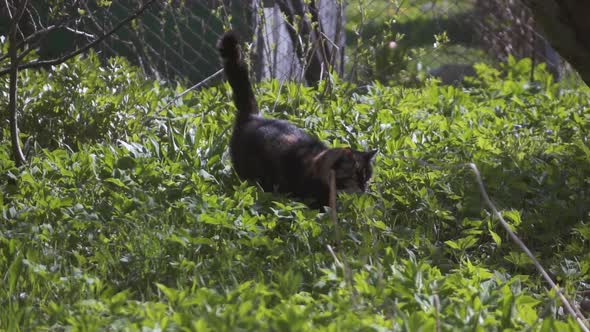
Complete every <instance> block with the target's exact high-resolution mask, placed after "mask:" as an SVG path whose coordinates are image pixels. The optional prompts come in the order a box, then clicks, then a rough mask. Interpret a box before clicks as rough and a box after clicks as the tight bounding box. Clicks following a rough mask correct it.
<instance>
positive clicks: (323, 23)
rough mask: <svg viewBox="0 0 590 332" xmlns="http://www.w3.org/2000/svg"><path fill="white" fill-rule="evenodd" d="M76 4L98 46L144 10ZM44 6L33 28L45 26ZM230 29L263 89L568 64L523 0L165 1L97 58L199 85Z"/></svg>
mask: <svg viewBox="0 0 590 332" xmlns="http://www.w3.org/2000/svg"><path fill="white" fill-rule="evenodd" d="M34 2H35V3H38V4H42V3H43V2H42V1H34ZM77 3H79V5H80V8H81V9H84V10H85V13H86V14H85V15H84V17H83V19H79V20H77V21H76V22H75V24H74V25H72V27H73V28H74V30H75V31H76V33H75V40H80V39H87V40H90V39H92V38H93V37H94V36H96V35H99V34H100V33H101V32H104V31H108V30H109V29H111V28H112V27H113V26H115V25H116V24H117V23H118V22H120V21H121V20H122V19H124V18H125V17H126V16H128V15H129V14H130V13H132V12H133V11H134V10H136V9H137V8H138V7H139V6H141V4H142V3H143V1H142V0H120V1H112V2H111V4H110V6H106V7H104V6H98V5H97V4H96V3H95V2H92V1H78V2H77ZM39 6H41V7H39V8H41V9H39V10H34V11H32V12H31V13H30V16H31V20H30V21H31V22H33V23H34V22H41V21H42V20H41V19H39V18H35V17H36V16H39V15H40V14H39V13H42V12H43V10H44V9H42V8H43V6H42V5H39ZM0 28H2V24H1V22H0ZM228 28H233V29H235V30H237V31H239V33H240V34H241V36H242V38H243V39H244V41H245V42H247V44H248V45H249V52H248V56H249V60H250V62H251V65H252V67H253V76H255V79H256V80H262V79H266V78H277V79H279V80H281V81H283V80H290V81H296V82H303V83H306V84H308V85H313V84H316V83H317V82H318V81H319V80H321V79H323V78H325V77H327V76H328V75H329V74H330V73H336V74H338V75H339V76H340V77H341V78H343V79H345V80H347V81H351V82H354V83H360V84H363V83H366V82H371V81H374V80H379V81H381V82H384V83H394V84H413V83H415V82H417V81H419V80H420V79H422V78H424V77H425V76H426V75H428V74H432V75H436V76H439V77H441V78H442V80H443V82H444V83H453V82H455V81H457V80H460V79H461V77H462V76H464V75H469V74H471V73H473V68H472V65H473V64H474V63H475V62H487V63H495V62H497V61H503V60H505V59H506V58H507V57H508V56H509V55H513V56H515V57H516V58H522V57H530V58H533V59H534V61H535V62H536V63H538V62H545V63H547V64H548V68H549V70H550V71H551V72H552V73H553V74H554V75H555V76H556V77H559V75H560V72H561V67H562V63H563V61H562V60H561V58H560V57H559V56H558V55H557V53H556V52H555V51H554V50H553V49H552V48H551V47H550V46H549V44H548V43H547V42H546V41H545V39H544V38H543V37H542V35H541V34H540V33H539V32H538V30H537V29H536V28H535V22H534V20H533V18H532V15H531V13H530V11H529V10H528V8H527V7H526V6H524V5H523V4H522V3H521V2H520V1H519V0H348V1H344V0H315V1H314V0H247V1H230V0H173V1H165V2H163V1H162V2H159V1H158V2H157V5H154V6H152V7H151V8H150V9H149V10H147V11H146V12H144V14H143V15H142V16H141V17H139V18H138V19H136V20H134V21H133V22H132V24H130V25H126V26H125V27H124V28H123V29H121V30H119V31H117V33H115V34H114V35H113V36H112V37H110V38H108V39H107V40H106V42H104V43H101V44H100V45H99V47H98V51H99V52H100V54H102V55H103V56H104V58H108V57H111V56H124V57H126V58H128V59H129V60H130V61H131V62H133V63H134V64H136V65H137V66H139V67H141V68H142V70H143V71H144V73H145V74H146V75H147V76H150V77H155V78H157V79H162V80H170V81H186V82H198V81H200V80H202V79H204V78H206V77H208V76H209V75H211V74H212V73H214V72H216V71H217V70H218V69H219V68H220V62H219V59H218V56H217V51H216V50H215V43H216V40H217V38H218V37H219V35H220V34H221V33H222V32H223V31H224V30H226V29H228ZM72 34H74V32H72V31H70V32H69V34H62V38H69V37H71V36H72ZM52 47H53V46H51V45H48V44H46V45H42V49H43V50H44V51H43V52H41V55H42V56H44V55H45V56H48V55H52V54H53V53H55V52H54V51H53V50H52Z"/></svg>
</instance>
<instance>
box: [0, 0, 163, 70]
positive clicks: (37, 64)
mask: <svg viewBox="0 0 590 332" xmlns="http://www.w3.org/2000/svg"><path fill="white" fill-rule="evenodd" d="M155 1H156V0H149V1H148V2H146V3H145V4H144V5H142V6H141V7H140V8H139V9H138V10H137V11H136V12H135V13H133V14H132V15H130V16H128V17H127V18H125V19H124V20H122V21H121V22H119V23H118V24H117V25H116V26H115V27H113V28H112V29H111V30H110V31H109V32H107V33H105V34H104V35H102V36H100V37H99V38H98V39H96V40H94V41H92V42H90V43H88V44H86V45H84V46H83V47H81V48H79V49H77V50H76V51H74V52H71V53H69V54H66V55H64V56H62V57H60V58H57V59H51V60H42V61H33V62H29V63H25V64H22V65H19V66H18V69H26V68H39V67H49V66H53V65H57V64H60V63H63V62H65V61H67V60H69V59H71V58H73V57H75V56H76V55H78V54H82V53H84V52H86V51H88V50H89V49H91V48H92V47H94V46H96V45H98V44H99V43H100V42H102V41H103V40H104V39H106V38H107V37H109V36H110V35H112V34H113V33H115V32H117V31H118V30H119V29H121V28H122V27H123V26H125V25H126V24H127V23H129V22H130V21H131V20H133V19H135V18H137V17H138V16H140V15H141V14H142V13H143V12H144V11H145V10H146V9H147V7H148V6H149V5H151V4H152V3H154V2H155ZM8 72H10V68H3V69H1V70H0V76H2V75H4V74H7V73H8Z"/></svg>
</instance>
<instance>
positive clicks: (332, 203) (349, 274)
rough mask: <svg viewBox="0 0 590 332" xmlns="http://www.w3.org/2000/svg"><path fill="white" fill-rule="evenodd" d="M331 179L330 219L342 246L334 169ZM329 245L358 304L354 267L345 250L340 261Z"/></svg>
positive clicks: (337, 239) (338, 242)
mask: <svg viewBox="0 0 590 332" xmlns="http://www.w3.org/2000/svg"><path fill="white" fill-rule="evenodd" d="M329 181H330V197H329V202H328V204H330V219H332V222H333V223H334V231H335V233H336V244H337V245H338V246H340V243H341V234H340V228H339V227H338V217H337V215H336V172H334V170H330V177H329ZM327 247H328V251H329V252H330V254H331V255H332V257H334V261H336V265H338V266H339V267H340V268H342V271H343V272H344V280H345V281H346V283H347V284H348V286H349V287H350V290H351V294H352V295H351V299H352V303H353V304H356V303H357V301H356V298H357V295H358V293H357V291H356V288H354V281H353V278H352V269H351V268H350V266H349V265H348V260H347V259H346V255H345V254H344V251H342V253H341V255H342V262H340V261H339V260H338V257H337V256H336V253H334V250H333V249H332V247H331V246H330V245H328V246H327Z"/></svg>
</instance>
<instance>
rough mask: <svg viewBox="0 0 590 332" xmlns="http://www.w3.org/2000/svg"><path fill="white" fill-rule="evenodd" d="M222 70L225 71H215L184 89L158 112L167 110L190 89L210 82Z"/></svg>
mask: <svg viewBox="0 0 590 332" xmlns="http://www.w3.org/2000/svg"><path fill="white" fill-rule="evenodd" d="M222 72H223V69H219V70H218V71H216V72H215V73H213V74H212V75H211V76H209V77H207V78H205V79H204V80H202V81H201V82H199V83H197V84H195V85H193V86H191V87H190V88H188V89H186V90H184V91H183V92H182V93H181V94H179V95H177V96H175V97H174V98H172V100H171V101H170V102H169V103H168V104H166V105H164V106H162V108H160V109H159V110H158V113H160V112H162V111H163V110H165V109H166V108H168V106H170V105H172V103H174V102H175V101H176V100H178V98H180V97H182V96H184V95H185V94H187V93H188V92H189V91H192V90H194V89H197V88H199V87H200V86H202V85H203V84H205V83H207V82H209V81H210V80H212V79H214V78H215V77H217V75H219V74H221V73H222Z"/></svg>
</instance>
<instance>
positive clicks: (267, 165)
mask: <svg viewBox="0 0 590 332" xmlns="http://www.w3.org/2000/svg"><path fill="white" fill-rule="evenodd" d="M217 49H218V51H219V54H220V55H221V60H222V62H223V68H224V72H225V76H226V78H227V80H228V81H229V84H230V86H231V88H232V90H233V101H234V104H235V106H236V108H237V110H238V112H237V115H236V118H235V122H234V127H233V133H232V136H231V139H230V146H229V148H230V157H231V160H232V164H233V167H234V169H235V171H236V173H237V174H238V176H239V177H240V178H241V179H243V180H251V181H256V182H258V183H259V184H260V186H261V187H262V189H263V190H264V191H268V192H279V193H282V194H287V195H291V196H294V197H295V198H296V199H298V200H302V201H304V202H305V203H306V204H307V205H308V206H310V207H312V208H320V207H322V206H327V205H328V204H329V197H330V184H329V177H330V171H331V170H334V173H335V179H336V191H337V192H349V193H353V192H364V191H365V190H366V189H367V184H368V182H369V180H370V178H371V176H372V173H373V166H372V162H373V159H374V157H375V154H376V153H377V150H371V151H357V150H354V149H352V148H350V147H346V148H328V147H327V146H326V145H325V144H324V143H322V142H321V141H320V140H319V139H317V138H315V137H312V136H310V135H308V134H307V133H306V132H305V131H303V130H302V129H300V128H298V127H296V126H295V125H293V124H291V123H289V122H287V121H284V120H276V119H268V118H263V117H261V116H260V115H259V111H258V106H257V105H256V99H255V97H254V91H253V90H252V85H251V84H250V78H249V73H248V66H247V64H246V62H245V61H244V60H243V58H242V51H241V47H240V42H239V38H238V36H237V34H236V33H235V32H234V31H228V32H226V33H224V34H223V35H222V36H221V38H220V39H219V41H218V43H217Z"/></svg>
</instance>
